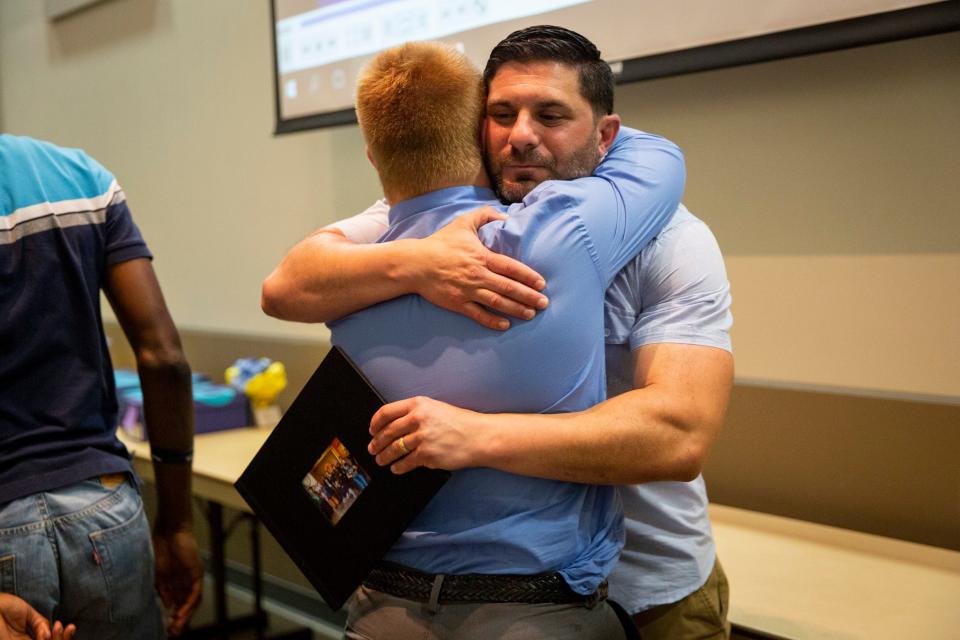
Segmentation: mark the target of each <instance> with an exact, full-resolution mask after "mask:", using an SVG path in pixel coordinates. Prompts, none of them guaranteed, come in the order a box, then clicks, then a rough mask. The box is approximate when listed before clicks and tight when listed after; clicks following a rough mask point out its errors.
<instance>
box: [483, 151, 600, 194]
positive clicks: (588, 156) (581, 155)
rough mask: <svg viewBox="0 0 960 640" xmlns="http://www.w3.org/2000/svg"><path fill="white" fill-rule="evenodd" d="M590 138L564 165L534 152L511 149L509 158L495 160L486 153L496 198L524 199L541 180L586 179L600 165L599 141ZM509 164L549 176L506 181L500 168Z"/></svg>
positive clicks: (555, 159) (488, 170)
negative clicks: (540, 170)
mask: <svg viewBox="0 0 960 640" xmlns="http://www.w3.org/2000/svg"><path fill="white" fill-rule="evenodd" d="M592 138H593V139H591V140H590V141H588V142H587V143H586V144H584V145H583V146H582V147H579V148H578V149H575V150H574V151H573V153H572V154H570V155H569V156H568V157H567V158H566V160H565V161H564V162H558V161H557V158H556V157H554V158H546V157H545V156H543V155H542V154H540V153H539V152H537V151H536V150H535V149H533V150H530V151H528V152H518V151H516V150H515V149H513V148H511V150H510V153H509V156H508V157H506V158H494V157H493V155H492V154H488V155H487V157H486V158H485V160H486V164H487V172H488V173H489V175H490V177H492V178H493V184H494V188H495V189H496V192H497V196H498V197H499V198H500V200H501V201H502V202H505V203H507V204H513V203H515V202H520V201H521V200H523V199H524V198H525V197H526V196H527V194H528V193H530V192H531V191H533V190H534V188H536V186H537V185H538V184H540V183H541V182H543V181H544V180H573V179H575V178H583V177H584V176H589V175H590V174H592V173H593V171H594V169H596V168H597V165H598V164H600V149H599V148H598V145H597V142H598V141H597V139H596V136H593V137H592ZM510 164H530V165H538V166H541V167H543V168H544V169H546V170H547V173H548V176H547V177H546V178H543V179H542V180H538V179H534V178H532V177H531V178H530V179H526V180H525V179H523V178H521V179H520V180H516V181H510V182H505V181H504V179H503V167H504V166H505V165H510Z"/></svg>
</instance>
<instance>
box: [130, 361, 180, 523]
mask: <svg viewBox="0 0 960 640" xmlns="http://www.w3.org/2000/svg"><path fill="white" fill-rule="evenodd" d="M137 370H138V372H139V374H140V384H141V387H142V389H143V409H144V420H145V423H146V425H147V434H148V437H149V440H150V447H151V449H156V450H158V451H159V450H165V451H167V452H188V451H190V450H191V449H192V447H193V395H192V391H191V381H190V367H189V365H188V364H187V361H186V360H185V359H184V357H183V353H182V351H181V350H180V347H179V345H178V344H172V345H162V346H161V345H157V346H151V347H140V348H139V349H138V350H137ZM154 476H155V478H156V487H157V500H158V510H157V513H158V522H157V528H158V529H165V530H178V529H184V528H188V527H189V526H190V525H191V523H192V515H191V508H190V495H191V492H190V478H191V465H190V463H189V462H155V463H154Z"/></svg>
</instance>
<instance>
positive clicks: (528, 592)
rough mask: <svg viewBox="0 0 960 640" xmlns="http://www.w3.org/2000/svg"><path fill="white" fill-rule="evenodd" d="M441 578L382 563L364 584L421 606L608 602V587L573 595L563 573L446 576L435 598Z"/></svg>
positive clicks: (603, 586)
mask: <svg viewBox="0 0 960 640" xmlns="http://www.w3.org/2000/svg"><path fill="white" fill-rule="evenodd" d="M437 578H438V576H437V575H435V574H432V573H423V572H421V571H417V570H415V569H410V568H407V567H404V566H402V565H398V564H394V563H390V562H382V563H380V564H379V565H378V566H376V567H375V568H374V569H373V571H371V572H370V575H368V576H367V579H366V580H364V581H363V584H364V585H365V586H367V587H369V588H371V589H375V590H377V591H382V592H384V593H389V594H390V595H393V596H397V597H398V598H406V599H407V600H414V601H417V602H429V601H430V600H431V595H435V600H434V601H435V602H440V603H451V602H521V603H526V604H545V603H554V604H568V603H582V604H583V605H585V606H586V607H593V606H594V605H595V604H597V603H598V602H601V601H603V600H606V599H607V583H606V581H604V582H603V583H602V584H601V585H600V587H599V588H598V589H597V590H596V591H594V592H593V593H592V594H590V595H588V596H583V595H580V594H579V593H576V592H575V591H573V590H572V589H571V588H570V587H569V586H568V585H567V583H566V581H565V580H564V579H563V577H561V575H560V574H559V573H537V574H534V575H526V576H523V575H495V574H486V573H467V574H462V575H444V576H443V577H442V578H443V579H442V581H441V582H440V585H439V586H440V592H439V594H433V590H434V588H435V585H437V582H438V580H437Z"/></svg>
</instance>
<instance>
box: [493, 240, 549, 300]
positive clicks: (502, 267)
mask: <svg viewBox="0 0 960 640" xmlns="http://www.w3.org/2000/svg"><path fill="white" fill-rule="evenodd" d="M487 268H488V269H490V270H491V271H493V272H494V273H497V274H500V275H501V276H504V277H506V278H509V279H510V280H514V281H515V282H517V283H519V284H521V285H523V286H525V287H529V288H531V289H534V290H535V291H534V292H532V293H533V294H534V295H535V294H536V291H540V290H542V289H543V288H544V287H545V286H547V283H546V281H545V280H544V279H543V276H541V275H540V274H539V273H537V272H536V271H534V270H533V269H531V268H530V267H528V266H527V265H525V264H523V263H522V262H520V261H519V260H515V259H513V258H511V257H509V256H505V255H503V254H501V253H497V252H495V251H491V252H490V253H489V255H487Z"/></svg>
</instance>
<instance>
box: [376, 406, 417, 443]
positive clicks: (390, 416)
mask: <svg viewBox="0 0 960 640" xmlns="http://www.w3.org/2000/svg"><path fill="white" fill-rule="evenodd" d="M415 403H416V398H406V399H404V400H397V401H396V402H391V403H389V404H385V405H383V406H382V407H380V408H379V409H377V412H376V413H375V414H373V417H372V418H370V433H371V435H376V434H377V433H379V432H380V431H383V430H384V429H385V428H387V426H388V425H389V424H390V423H391V422H393V421H394V420H397V419H398V418H402V417H403V416H405V415H407V414H408V413H410V410H411V409H413V406H414V404H415Z"/></svg>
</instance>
